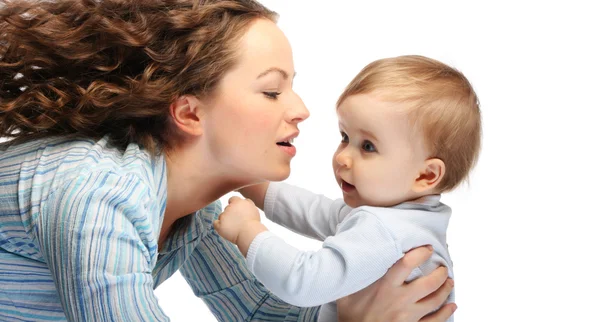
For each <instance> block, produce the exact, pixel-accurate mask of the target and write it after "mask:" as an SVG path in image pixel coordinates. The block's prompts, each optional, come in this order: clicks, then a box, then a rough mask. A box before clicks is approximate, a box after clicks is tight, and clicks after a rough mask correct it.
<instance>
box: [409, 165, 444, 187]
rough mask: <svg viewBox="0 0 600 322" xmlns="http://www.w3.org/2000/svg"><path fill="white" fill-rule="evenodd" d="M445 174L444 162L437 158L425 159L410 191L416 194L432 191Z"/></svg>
mask: <svg viewBox="0 0 600 322" xmlns="http://www.w3.org/2000/svg"><path fill="white" fill-rule="evenodd" d="M445 174H446V164H445V163H444V161H442V160H440V159H437V158H432V159H427V160H425V162H424V163H423V167H422V168H421V170H420V171H419V174H418V176H417V178H416V179H415V181H414V183H413V186H412V190H413V191H414V192H416V193H423V192H426V191H428V190H434V189H435V187H437V186H438V185H439V184H440V182H441V181H442V178H443V177H444V175H445Z"/></svg>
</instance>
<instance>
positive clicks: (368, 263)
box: [214, 56, 481, 321]
mask: <svg viewBox="0 0 600 322" xmlns="http://www.w3.org/2000/svg"><path fill="white" fill-rule="evenodd" d="M337 114H338V118H339V128H340V133H341V136H342V140H341V142H340V145H339V147H338V149H337V150H336V151H335V153H334V155H333V170H334V173H335V179H336V180H337V183H338V185H339V186H340V188H341V190H342V191H343V196H344V198H343V200H342V199H340V200H331V199H328V198H326V197H324V196H322V195H317V194H314V193H311V192H309V191H306V190H304V189H300V188H297V187H293V186H290V185H288V184H285V183H265V184H262V185H256V186H251V187H247V188H245V189H242V191H241V192H242V194H244V195H245V196H246V197H248V198H249V199H246V200H243V199H241V198H238V197H233V198H232V199H231V200H230V203H229V205H228V206H227V207H226V208H225V210H224V212H223V213H222V214H221V216H220V217H219V220H217V221H216V222H215V224H214V226H215V229H216V230H217V232H218V233H219V234H221V236H223V237H224V238H226V239H228V240H229V241H231V242H233V243H236V244H237V245H238V247H239V249H240V251H241V252H242V253H243V254H244V256H246V259H247V262H248V267H249V268H250V270H251V271H252V272H253V273H254V274H255V275H256V277H257V278H258V279H259V280H260V281H261V282H262V283H263V284H264V285H265V286H266V287H267V288H268V289H270V290H271V291H272V292H273V293H274V294H275V295H277V296H278V297H280V298H281V299H283V300H284V301H286V302H288V303H290V304H294V305H297V306H316V305H322V304H325V305H323V306H322V308H321V311H320V314H319V321H336V320H337V312H336V307H335V300H337V299H339V298H341V297H344V296H346V295H349V294H352V293H354V292H357V291H359V290H361V289H363V288H365V287H367V286H369V285H370V284H371V283H373V282H375V281H376V280H378V279H379V278H381V277H382V276H383V275H384V274H385V273H386V271H387V270H388V268H390V267H391V266H392V265H393V264H394V263H395V262H396V261H398V260H399V259H400V258H402V256H404V254H405V253H406V252H407V251H409V250H410V249H412V248H415V247H418V246H423V245H431V246H432V247H433V249H434V254H433V256H432V257H431V258H430V260H429V261H427V262H426V263H425V264H423V265H422V266H420V267H419V268H417V269H416V270H414V271H413V272H412V274H411V276H410V277H409V279H408V280H412V279H415V278H417V277H419V276H422V275H427V274H429V273H431V272H432V271H433V270H434V269H436V268H437V267H438V266H440V265H443V266H446V267H447V268H448V272H449V276H450V277H453V272H452V261H451V260H450V255H449V253H448V248H447V244H446V229H447V227H448V221H449V219H450V213H451V210H450V208H449V207H448V206H446V205H445V204H443V203H441V202H440V194H441V193H443V192H448V191H450V190H452V189H454V188H455V187H457V186H458V185H459V184H460V183H461V182H463V181H464V180H466V178H467V176H468V174H469V172H470V170H471V169H472V168H473V166H474V165H475V163H476V160H477V157H478V154H479V149H480V141H481V117H480V111H479V104H478V100H477V96H476V95H475V92H474V91H473V88H472V87H471V85H470V83H469V81H468V80H467V79H466V78H465V76H463V74H461V73H460V72H458V71H457V70H455V69H453V68H451V67H449V66H447V65H445V64H443V63H440V62H438V61H435V60H433V59H429V58H426V57H421V56H401V57H395V58H387V59H381V60H377V61H375V62H373V63H371V64H369V65H367V66H366V67H365V68H364V69H363V70H362V71H361V72H360V73H359V74H358V75H357V76H356V77H355V78H354V80H352V82H351V83H350V85H348V87H347V88H346V90H345V91H344V93H342V95H341V96H340V98H339V100H338V104H337ZM250 200H253V201H254V203H255V204H256V205H257V206H259V207H260V208H263V209H264V212H265V214H266V216H267V218H269V219H270V220H272V221H274V222H276V223H278V224H280V225H282V226H284V227H287V228H289V229H291V230H293V231H295V232H297V233H300V234H302V235H305V236H309V237H312V238H316V239H319V240H322V241H323V246H322V248H321V249H319V250H318V251H300V250H298V249H296V248H294V247H292V246H290V245H289V244H286V243H285V242H284V241H283V240H282V239H281V238H278V237H277V236H275V235H274V234H273V233H271V232H269V231H268V230H267V229H266V228H265V226H264V225H262V224H261V223H260V216H259V213H258V210H257V208H256V207H255V206H254V203H253V202H251V201H250ZM448 302H454V291H453V292H452V293H451V295H450V298H449V299H448ZM450 320H452V318H451V319H450Z"/></svg>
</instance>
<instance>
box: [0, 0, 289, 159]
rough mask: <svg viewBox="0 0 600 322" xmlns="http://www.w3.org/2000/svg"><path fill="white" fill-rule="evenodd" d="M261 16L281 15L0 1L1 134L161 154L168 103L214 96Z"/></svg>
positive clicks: (130, 1) (236, 7) (176, 3)
mask: <svg viewBox="0 0 600 322" xmlns="http://www.w3.org/2000/svg"><path fill="white" fill-rule="evenodd" d="M258 18H264V19H270V20H272V21H275V20H276V19H277V18H276V14H275V13H274V12H272V11H270V10H268V9H266V8H265V7H264V6H262V5H261V4H259V3H257V2H255V1H253V0H221V1H219V0H204V1H203V0H60V1H42V2H40V1H32V0H16V1H8V0H1V1H0V137H2V136H5V137H13V138H15V139H16V140H15V141H22V140H25V141H28V140H31V139H34V138H39V137H44V136H49V135H66V134H77V135H82V136H86V137H94V138H98V137H102V136H104V135H107V134H108V135H109V137H110V139H111V141H112V142H113V143H114V144H115V145H116V146H118V147H120V148H124V147H126V146H127V145H128V144H129V143H137V144H139V145H140V146H142V147H144V148H146V149H148V150H150V151H153V152H160V151H162V150H163V149H164V148H168V147H170V146H172V144H173V142H172V141H173V137H174V136H173V133H171V132H172V130H170V128H171V127H170V126H169V109H168V106H169V105H170V104H171V102H173V101H174V100H175V99H176V98H177V97H180V96H182V95H187V94H190V95H196V96H203V95H210V93H211V92H212V91H213V90H214V88H215V86H216V85H217V84H218V82H219V81H220V79H221V78H222V76H223V74H224V73H225V72H227V71H228V70H229V69H230V68H231V67H232V66H233V65H234V64H235V61H236V56H237V55H236V52H237V50H236V47H237V44H238V43H239V39H241V38H242V36H243V35H244V33H245V31H246V30H247V28H248V26H249V25H250V24H251V22H253V21H254V20H255V19H258Z"/></svg>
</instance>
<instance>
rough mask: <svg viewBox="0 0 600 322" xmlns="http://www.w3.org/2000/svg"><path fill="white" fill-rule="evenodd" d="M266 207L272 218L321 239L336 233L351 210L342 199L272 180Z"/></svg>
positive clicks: (267, 194) (297, 231)
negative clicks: (334, 198)
mask: <svg viewBox="0 0 600 322" xmlns="http://www.w3.org/2000/svg"><path fill="white" fill-rule="evenodd" d="M264 208H265V209H264V210H265V215H266V216H267V218H269V220H271V221H273V222H275V223H277V224H279V225H281V226H284V227H286V228H288V229H290V230H292V231H294V232H296V233H299V234H302V235H304V236H307V237H311V238H315V239H318V240H325V238H327V237H328V236H332V235H334V234H335V231H336V229H337V225H338V224H339V223H340V222H341V221H342V220H343V219H344V217H345V216H346V215H348V213H350V211H351V210H352V209H351V208H350V207H348V206H347V205H346V204H345V203H344V201H343V200H342V199H338V200H332V199H329V198H327V197H325V196H323V195H319V194H315V193H312V192H310V191H308V190H306V189H302V188H299V187H295V186H292V185H289V184H286V183H282V182H271V183H269V188H268V189H267V193H266V195H265V207H264Z"/></svg>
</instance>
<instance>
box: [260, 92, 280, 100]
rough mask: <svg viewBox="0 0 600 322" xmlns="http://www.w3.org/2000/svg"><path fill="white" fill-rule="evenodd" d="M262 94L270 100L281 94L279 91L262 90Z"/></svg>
mask: <svg viewBox="0 0 600 322" xmlns="http://www.w3.org/2000/svg"><path fill="white" fill-rule="evenodd" d="M263 94H264V95H265V96H266V97H267V98H268V99H271V100H276V99H277V96H279V95H281V92H263Z"/></svg>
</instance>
